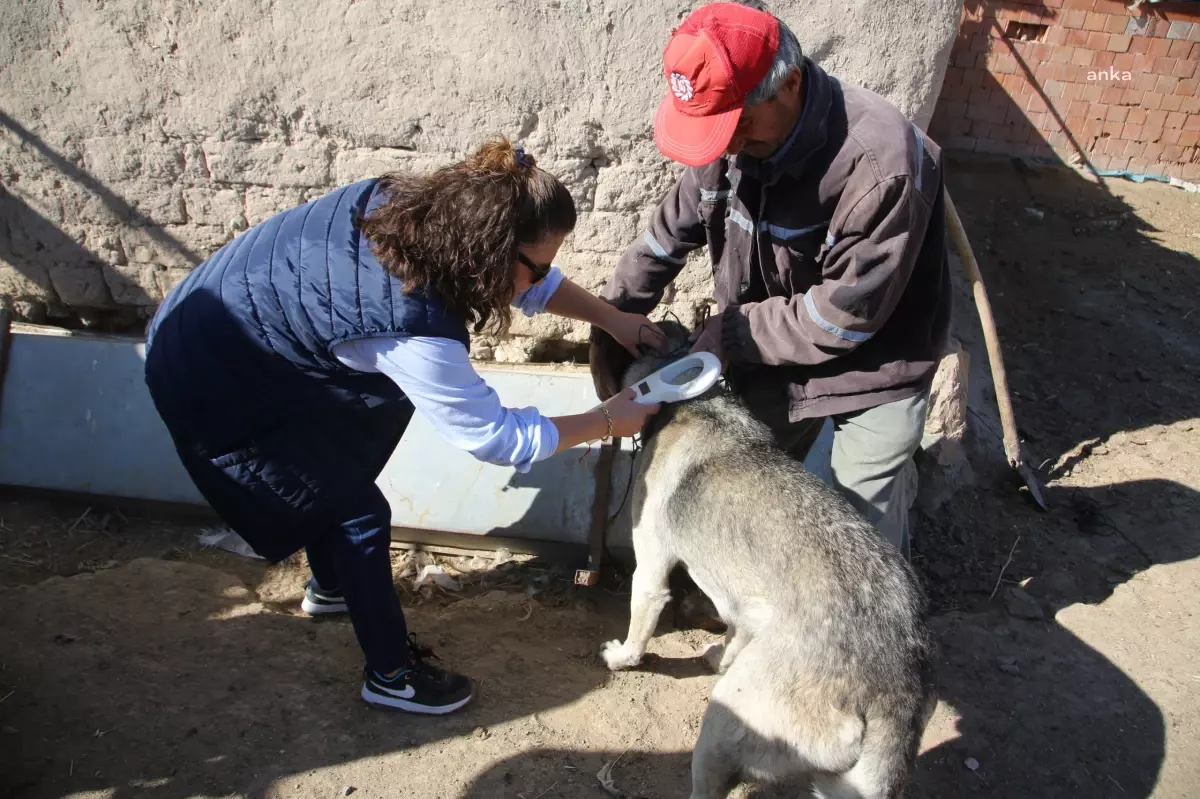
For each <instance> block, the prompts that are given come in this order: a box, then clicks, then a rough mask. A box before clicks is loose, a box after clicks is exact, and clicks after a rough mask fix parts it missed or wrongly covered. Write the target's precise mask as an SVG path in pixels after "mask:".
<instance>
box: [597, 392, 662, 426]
mask: <svg viewBox="0 0 1200 799" xmlns="http://www.w3.org/2000/svg"><path fill="white" fill-rule="evenodd" d="M634 396H635V394H634V390H633V389H632V388H627V389H625V390H624V391H622V392H621V393H619V394H617V395H616V396H614V397H612V398H611V399H609V400H608V401H607V402H605V403H604V407H605V408H606V409H607V410H608V415H609V416H611V417H612V434H613V436H617V437H621V438H627V437H629V436H635V435H637V434H638V433H640V432H642V428H643V427H644V426H645V425H646V420H647V419H649V418H650V417H651V416H653V415H654V414H656V413H658V409H659V408H661V407H662V404H661V403H658V402H656V403H654V404H652V405H643V404H642V403H640V402H637V401H635V400H634Z"/></svg>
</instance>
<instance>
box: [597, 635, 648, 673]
mask: <svg viewBox="0 0 1200 799" xmlns="http://www.w3.org/2000/svg"><path fill="white" fill-rule="evenodd" d="M600 656H601V657H603V658H604V662H605V664H606V665H607V666H608V667H609V668H610V669H611V670H613V671H620V670H621V669H627V668H629V667H631V666H636V665H637V664H638V662H639V661H641V658H640V657H638V656H637V653H635V652H631V651H630V650H629V647H627V646H625V644H624V642H622V641H609V642H608V643H606V644H605V645H604V646H602V647H600Z"/></svg>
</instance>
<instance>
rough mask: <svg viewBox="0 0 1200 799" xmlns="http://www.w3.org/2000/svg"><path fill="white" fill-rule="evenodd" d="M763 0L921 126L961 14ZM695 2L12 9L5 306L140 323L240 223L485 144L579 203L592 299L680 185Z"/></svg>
mask: <svg viewBox="0 0 1200 799" xmlns="http://www.w3.org/2000/svg"><path fill="white" fill-rule="evenodd" d="M771 6H772V8H773V9H774V10H775V12H776V13H777V14H779V15H780V16H781V17H782V18H783V19H785V20H787V21H789V22H790V23H791V25H792V27H794V29H795V30H796V32H797V35H798V36H799V38H800V41H801V44H802V46H803V47H804V48H805V49H806V51H807V52H808V53H809V54H811V55H812V56H813V57H814V58H815V59H817V60H818V61H820V62H821V63H822V64H824V65H825V66H826V67H827V68H828V69H830V70H831V71H833V72H834V73H835V74H838V75H840V76H842V77H844V78H845V79H847V80H851V81H854V82H858V83H861V84H863V85H866V86H869V87H870V88H873V89H875V90H876V91H879V92H880V93H882V94H884V95H885V96H887V97H889V98H890V99H891V100H892V101H893V102H895V103H896V104H897V106H898V107H899V108H900V109H901V110H903V111H904V112H905V113H906V114H908V115H909V116H910V117H911V118H913V119H914V120H916V121H917V123H918V124H920V125H922V126H925V125H927V124H928V121H929V118H930V117H931V116H932V114H933V107H934V104H935V103H936V101H937V96H938V91H939V88H940V86H941V81H942V75H943V72H944V69H945V65H946V61H947V58H948V57H949V52H950V45H951V43H952V42H953V40H954V36H955V34H956V32H957V30H958V25H959V21H960V18H961V11H962V4H961V0H898V1H897V2H894V3H890V4H882V3H880V4H873V3H872V4H857V5H855V6H851V7H843V6H836V5H833V4H829V3H826V2H823V0H777V1H776V2H772V3H771ZM692 7H693V3H692V2H675V1H674V0H647V1H646V2H630V1H629V0H512V1H511V2H503V3H501V2H496V0H463V2H457V3H443V2H434V1H433V0H394V2H361V0H360V1H359V2H355V0H294V1H293V2H287V3H264V2H253V1H252V0H246V2H237V3H221V4H211V3H197V2H192V1H191V0H183V1H182V2H180V1H179V0H107V1H106V2H104V3H96V2H90V1H89V0H21V2H11V1H10V2H4V3H0V302H3V303H4V304H6V305H8V306H10V307H12V308H14V309H16V310H17V312H18V314H19V315H20V316H21V317H22V318H26V319H33V320H35V321H50V322H55V321H56V320H66V321H63V322H62V323H68V322H73V323H75V324H78V323H80V322H83V323H85V324H89V325H93V324H95V325H103V326H106V327H113V326H117V322H121V321H122V320H124V322H125V323H126V325H127V326H126V327H125V328H124V329H128V330H134V331H140V330H141V329H142V326H143V325H144V320H145V319H146V318H147V316H148V315H149V314H151V313H152V312H153V310H154V308H155V307H156V306H157V304H158V303H159V302H160V301H161V300H162V298H163V296H164V294H165V293H166V292H167V291H168V290H170V288H171V287H172V286H174V285H175V284H176V283H177V282H178V281H179V280H180V278H182V277H183V276H184V275H186V274H187V273H188V271H189V270H190V269H191V268H192V267H193V266H194V265H195V264H196V263H198V262H199V260H200V259H202V258H204V257H206V256H207V255H209V254H210V253H211V252H213V251H214V250H216V249H217V248H219V247H220V246H221V245H222V244H224V243H225V242H227V241H229V240H230V239H231V238H232V237H234V236H236V235H238V234H239V233H241V232H242V231H244V230H246V229H247V228H248V227H249V226H251V225H254V224H255V223H257V222H259V221H261V220H263V219H265V218H266V217H268V216H269V215H271V214H273V213H275V212H277V211H280V210H283V209H286V208H288V207H290V206H293V205H295V204H298V203H300V202H303V201H305V200H307V199H310V198H312V197H316V196H318V195H320V194H322V193H324V192H327V191H329V190H330V189H331V188H333V187H336V186H338V185H342V184H345V183H348V182H351V181H354V180H358V179H361V178H365V177H372V176H376V175H379V174H381V173H383V172H386V171H389V170H393V169H412V170H418V171H424V170H429V169H433V168H435V167H437V166H439V165H441V164H445V163H448V162H449V161H450V160H452V159H454V158H458V157H460V156H462V155H464V154H466V153H468V152H470V151H471V150H472V149H473V148H474V147H475V146H477V145H478V144H479V143H480V142H481V141H482V139H483V137H484V136H486V135H488V134H490V133H502V134H505V135H507V136H509V137H511V138H514V139H520V140H521V141H522V142H523V143H524V144H525V145H526V146H527V147H528V148H529V149H530V150H531V151H532V152H533V153H534V154H536V155H537V157H538V159H539V162H540V163H541V164H542V165H543V166H545V167H546V168H548V169H550V170H551V171H553V172H554V173H556V174H557V175H559V176H560V177H561V178H562V180H563V181H564V182H565V183H566V185H567V186H568V187H569V188H570V190H571V192H572V193H573V195H574V197H575V199H576V202H577V203H578V206H579V209H580V212H581V213H580V221H579V227H578V230H576V231H575V233H574V235H573V236H572V237H571V238H570V240H569V241H568V242H567V245H566V247H565V248H564V250H563V252H562V254H561V257H560V259H559V261H560V265H561V266H562V268H563V269H564V270H565V271H566V272H567V273H568V274H569V275H570V276H571V277H572V278H573V279H575V280H576V281H578V282H579V283H581V284H582V285H584V286H586V287H587V288H589V289H598V288H599V287H600V286H601V285H603V283H604V282H605V281H606V280H607V279H608V277H609V275H611V273H612V269H613V267H614V266H615V264H616V259H617V257H618V255H619V253H620V252H621V251H622V250H623V249H624V248H625V247H626V245H628V244H629V243H630V242H631V241H634V240H636V239H637V238H638V237H639V236H640V235H641V233H642V228H643V225H644V220H645V216H646V215H647V214H648V213H649V212H650V210H651V209H652V208H653V206H654V204H655V203H656V202H657V201H658V200H659V199H660V198H661V197H662V195H663V194H664V193H665V192H666V190H667V189H668V188H669V186H670V185H671V182H672V179H673V177H674V175H675V174H676V172H677V170H676V168H675V167H674V166H673V165H672V164H670V162H668V161H667V160H666V159H664V158H663V157H662V156H661V155H660V154H659V153H658V152H657V150H656V149H655V148H654V145H653V141H652V138H651V125H652V122H653V117H654V111H655V109H656V107H657V104H658V102H659V99H660V98H661V96H662V94H663V92H664V91H665V84H664V81H663V78H662V75H661V68H662V67H661V58H662V48H663V46H664V45H665V43H666V39H667V36H668V35H669V33H670V31H671V29H672V28H673V27H674V26H676V25H677V24H678V22H679V20H680V19H681V18H682V17H683V16H684V15H685V14H686V13H687V12H688V10H689V9H690V8H692ZM885 50H886V51H887V52H888V53H889V57H888V58H886V59H881V58H879V57H878V53H880V52H882V51H885ZM710 283H711V278H710V275H709V270H708V269H707V268H706V267H705V266H704V265H703V264H702V263H699V262H697V263H694V264H693V265H691V266H689V267H688V269H687V271H686V272H685V273H684V275H682V276H681V278H680V279H679V280H678V281H677V283H676V286H675V291H674V294H673V295H672V297H671V299H670V306H671V308H672V310H674V311H675V313H677V314H678V315H679V317H680V318H681V319H684V320H689V319H690V314H691V312H692V310H693V309H694V308H695V307H696V306H697V304H700V303H703V302H704V301H705V298H707V297H708V296H709V291H710ZM114 318H115V319H116V320H117V321H116V322H114V321H113V320H114ZM585 332H586V331H584V329H583V327H582V326H581V325H577V324H572V323H567V322H564V321H562V320H557V319H553V318H550V317H538V318H535V320H533V321H526V320H524V318H523V317H522V318H521V319H520V320H519V324H518V326H517V327H516V328H515V329H514V331H513V333H514V335H513V336H511V337H509V338H508V339H506V340H505V341H493V340H488V339H487V338H483V337H480V338H477V340H476V341H475V350H474V353H475V355H477V356H478V357H481V358H496V359H500V360H508V361H522V360H527V359H531V358H539V357H546V356H550V357H553V356H554V354H555V352H554V350H555V348H556V347H557V349H558V352H559V354H560V355H561V354H562V353H563V352H564V351H566V350H567V349H569V345H570V343H571V342H580V341H583V340H584V337H585Z"/></svg>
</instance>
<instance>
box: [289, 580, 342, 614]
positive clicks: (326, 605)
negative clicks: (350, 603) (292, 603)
mask: <svg viewBox="0 0 1200 799" xmlns="http://www.w3.org/2000/svg"><path fill="white" fill-rule="evenodd" d="M300 609H301V610H303V611H304V612H305V613H307V614H308V615H309V616H323V615H325V614H327V613H345V612H346V598H345V597H344V596H342V593H341V592H340V591H325V590H323V589H321V588H319V587H318V586H317V583H316V581H315V580H309V581H308V588H306V589H305V590H304V599H302V600H300Z"/></svg>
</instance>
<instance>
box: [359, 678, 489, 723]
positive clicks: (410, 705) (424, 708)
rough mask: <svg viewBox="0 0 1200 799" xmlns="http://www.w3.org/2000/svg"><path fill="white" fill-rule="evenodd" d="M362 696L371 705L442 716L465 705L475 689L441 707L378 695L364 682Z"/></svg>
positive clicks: (472, 696)
mask: <svg viewBox="0 0 1200 799" xmlns="http://www.w3.org/2000/svg"><path fill="white" fill-rule="evenodd" d="M362 698H363V701H364V702H366V703H367V704H368V705H370V706H371V707H378V708H387V709H389V710H403V711H404V712H406V713H419V714H420V715H423V716H444V715H446V714H447V713H453V712H454V711H456V710H459V709H461V708H463V707H465V706H466V705H467V704H468V703H469V702H470V701H471V700H472V699H474V698H475V689H474V688H472V689H471V694H470V696H468V697H467V698H466V699H460V700H459V701H457V702H455V703H454V704H452V705H444V706H442V707H430V706H429V705H419V704H417V703H416V702H409V701H407V700H404V699H396V698H395V697H391V696H380V695H379V694H377V693H374V692H372V691H369V690H367V686H366V684H364V685H363V687H362Z"/></svg>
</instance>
